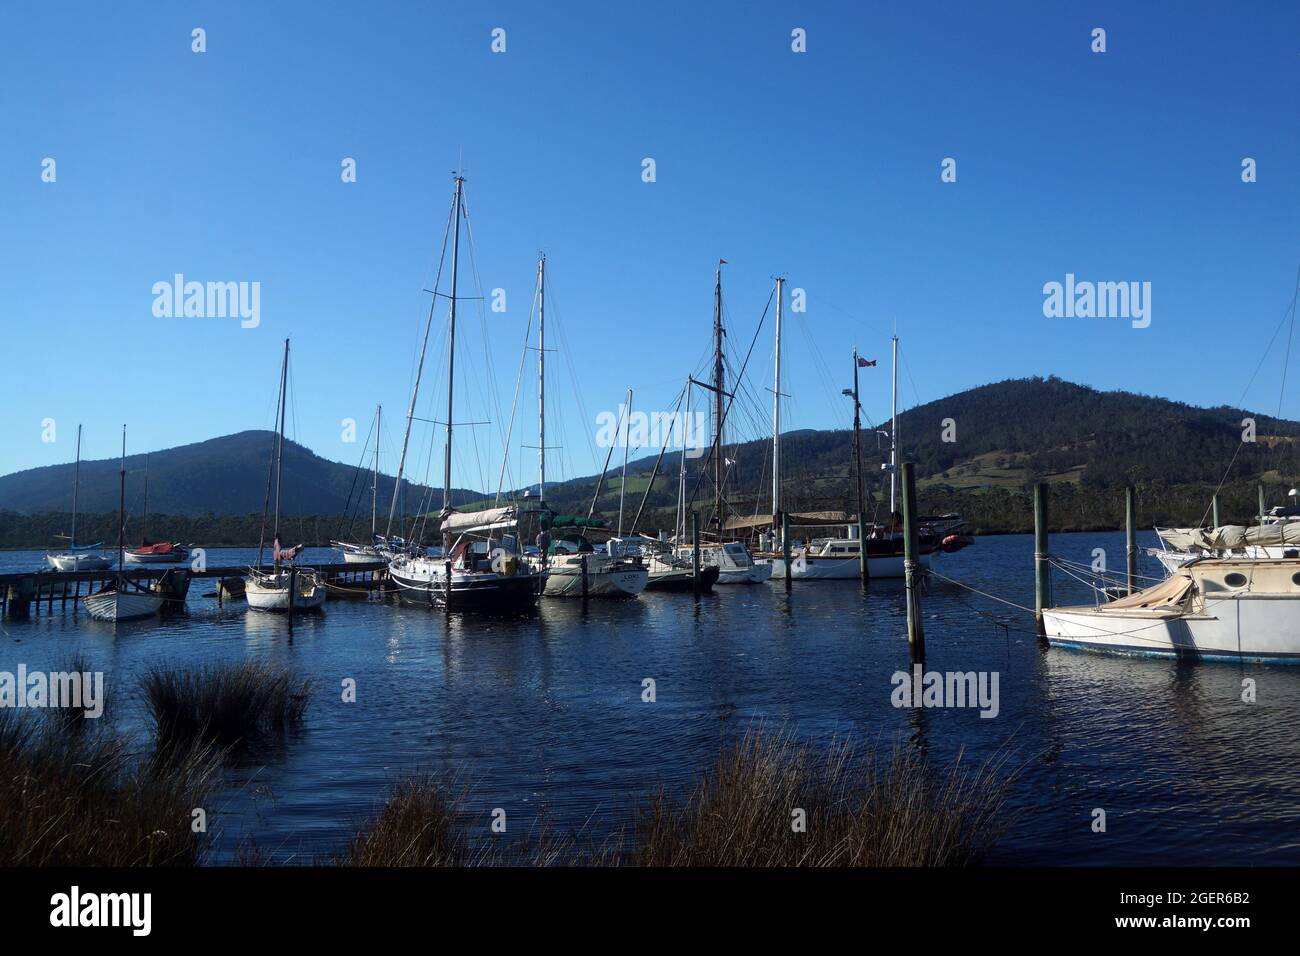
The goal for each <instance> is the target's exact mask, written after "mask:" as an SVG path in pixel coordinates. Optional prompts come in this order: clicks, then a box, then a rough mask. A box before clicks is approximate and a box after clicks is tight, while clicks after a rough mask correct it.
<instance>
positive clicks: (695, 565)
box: [691, 511, 700, 597]
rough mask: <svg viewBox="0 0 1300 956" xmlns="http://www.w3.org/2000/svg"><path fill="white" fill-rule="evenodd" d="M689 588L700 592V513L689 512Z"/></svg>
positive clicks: (697, 595)
mask: <svg viewBox="0 0 1300 956" xmlns="http://www.w3.org/2000/svg"><path fill="white" fill-rule="evenodd" d="M691 589H692V590H693V591H694V592H695V595H696V597H699V594H700V515H699V512H696V511H692V512H691Z"/></svg>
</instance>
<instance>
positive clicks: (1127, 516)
mask: <svg viewBox="0 0 1300 956" xmlns="http://www.w3.org/2000/svg"><path fill="white" fill-rule="evenodd" d="M1124 537H1125V544H1126V546H1127V552H1128V566H1127V570H1128V593H1129V594H1132V593H1133V592H1134V591H1136V590H1137V589H1138V586H1137V576H1138V546H1137V489H1136V488H1134V487H1133V486H1132V485H1129V486H1128V487H1126V488H1125V489H1124Z"/></svg>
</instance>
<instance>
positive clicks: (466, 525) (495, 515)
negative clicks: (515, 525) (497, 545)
mask: <svg viewBox="0 0 1300 956" xmlns="http://www.w3.org/2000/svg"><path fill="white" fill-rule="evenodd" d="M514 520H515V509H514V508H513V507H511V506H506V507H504V508H486V509H484V510H483V511H466V512H459V511H453V512H451V513H449V514H448V515H446V516H445V517H444V518H443V519H442V531H443V533H444V534H449V533H454V532H457V531H468V530H469V529H470V528H482V527H486V526H488V525H491V526H493V527H501V526H503V525H509V524H510V523H511V522H513V521H514Z"/></svg>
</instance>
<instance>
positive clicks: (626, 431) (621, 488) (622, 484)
mask: <svg viewBox="0 0 1300 956" xmlns="http://www.w3.org/2000/svg"><path fill="white" fill-rule="evenodd" d="M624 420H625V421H626V424H625V425H624V426H623V477H622V478H621V479H620V480H619V483H618V536H619V537H620V538H621V537H623V497H624V494H625V493H626V491H627V449H628V445H630V444H632V443H631V442H630V441H629V440H628V436H629V435H631V433H632V389H630V388H629V389H628V390H627V416H626V418H625V419H624Z"/></svg>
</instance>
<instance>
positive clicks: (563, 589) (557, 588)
mask: <svg viewBox="0 0 1300 956" xmlns="http://www.w3.org/2000/svg"><path fill="white" fill-rule="evenodd" d="M649 580H650V571H649V570H648V569H646V568H633V567H619V568H615V569H613V570H610V569H604V568H599V569H596V570H594V571H592V570H588V572H587V596H588V597H636V596H637V595H638V594H640V593H641V592H642V591H644V590H645V586H646V584H647V583H648V582H649ZM542 593H543V594H545V595H546V596H547V597H576V598H580V597H582V569H581V568H573V567H560V568H557V567H554V566H552V567H551V568H550V572H549V574H547V576H546V588H545V590H543V591H542Z"/></svg>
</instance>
